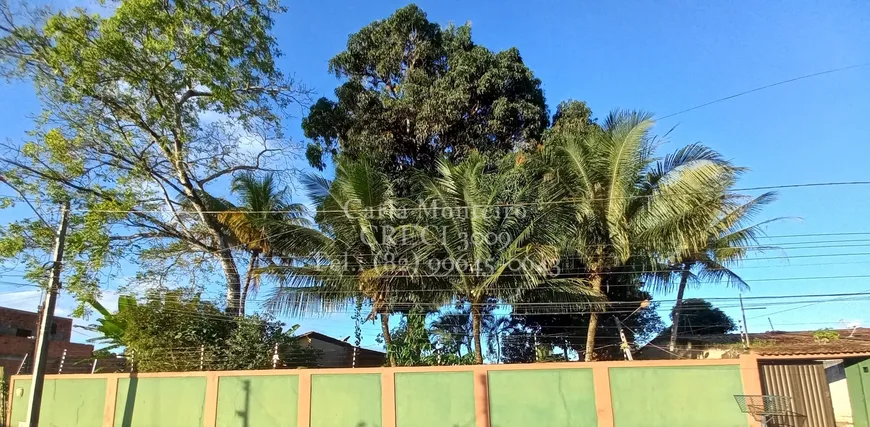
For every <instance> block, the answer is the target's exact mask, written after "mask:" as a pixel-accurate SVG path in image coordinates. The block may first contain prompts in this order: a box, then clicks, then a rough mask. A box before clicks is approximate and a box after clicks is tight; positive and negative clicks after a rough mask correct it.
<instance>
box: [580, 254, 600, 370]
mask: <svg viewBox="0 0 870 427" xmlns="http://www.w3.org/2000/svg"><path fill="white" fill-rule="evenodd" d="M591 277H592V290H594V291H595V292H597V293H601V275H599V274H598V272H597V271H596V272H593V273H591ZM597 329H598V312H594V311H593V312H591V313H589V329H588V330H587V331H586V354H584V355H583V360H584V361H586V362H591V361H592V360H593V358H594V357H595V332H596V331H597Z"/></svg>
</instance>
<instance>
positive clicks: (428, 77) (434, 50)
mask: <svg viewBox="0 0 870 427" xmlns="http://www.w3.org/2000/svg"><path fill="white" fill-rule="evenodd" d="M329 70H330V71H331V72H332V73H335V75H336V76H337V77H340V78H343V79H344V80H345V83H344V84H342V85H341V86H340V87H338V88H337V89H336V90H335V97H336V100H335V101H332V100H328V99H326V98H322V99H320V100H319V101H317V103H315V104H314V105H313V106H312V107H311V111H310V112H309V114H308V116H307V117H305V118H304V119H303V122H302V128H303V130H304V131H305V136H306V137H308V138H310V139H312V141H313V142H312V144H311V145H310V146H309V149H308V151H307V153H306V155H307V157H308V160H309V162H310V163H311V165H312V166H314V167H317V168H320V169H322V168H323V166H324V163H323V159H322V156H323V154H327V153H328V154H331V155H332V156H333V157H334V156H336V155H337V154H338V153H344V155H346V156H349V157H351V158H358V157H359V156H361V155H372V156H375V158H377V159H379V161H380V162H381V163H382V164H381V166H382V167H384V168H385V170H387V171H389V172H390V173H391V174H393V173H397V172H401V171H405V170H407V169H408V168H409V167H417V168H420V169H427V170H431V169H432V168H433V166H434V165H435V162H436V161H438V160H440V159H441V158H442V157H445V156H446V157H448V158H449V159H450V161H457V160H460V159H462V158H465V157H467V156H468V155H470V154H471V152H473V151H475V150H477V151H481V152H489V151H500V152H502V153H504V152H509V151H511V150H513V149H515V148H517V147H524V146H526V145H528V144H529V143H531V142H532V141H535V140H537V139H538V138H539V137H540V135H541V133H542V132H543V131H544V129H545V127H546V125H547V121H548V118H547V107H546V104H545V103H544V95H543V91H542V90H541V87H540V85H541V82H540V80H538V79H537V78H536V77H535V76H534V75H533V74H532V72H531V70H529V69H528V68H527V67H526V65H525V64H524V63H523V60H522V58H521V57H520V54H519V51H518V50H517V49H516V48H510V49H508V50H505V51H502V52H498V53H494V52H492V51H490V50H489V49H486V48H484V47H482V46H479V45H476V44H475V43H474V42H473V41H472V40H471V26H470V25H468V24H467V25H463V26H459V27H455V26H452V25H451V26H449V27H446V28H440V27H439V26H438V25H437V24H435V23H432V22H429V20H428V19H427V18H426V14H425V13H424V12H423V11H422V10H421V9H420V8H419V7H417V6H416V5H413V4H412V5H409V6H406V7H403V8H401V9H399V10H397V11H396V12H395V13H394V14H393V15H391V16H390V17H389V18H387V19H384V20H380V21H375V22H373V23H371V24H369V25H367V26H366V27H364V28H362V29H361V30H360V31H359V32H357V33H355V34H352V35H351V36H350V37H349V38H348V42H347V48H346V50H345V51H344V52H341V53H339V54H338V55H336V56H335V57H334V58H332V60H331V61H330V62H329Z"/></svg>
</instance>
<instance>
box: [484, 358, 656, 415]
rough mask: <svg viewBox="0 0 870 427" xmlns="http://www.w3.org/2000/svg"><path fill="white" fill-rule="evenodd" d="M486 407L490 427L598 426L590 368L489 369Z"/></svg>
mask: <svg viewBox="0 0 870 427" xmlns="http://www.w3.org/2000/svg"><path fill="white" fill-rule="evenodd" d="M489 406H490V424H491V426H492V427H528V426H547V427H568V426H571V427H573V426H584V427H585V426H597V425H598V414H597V411H596V408H595V388H594V386H593V383H592V370H591V369H544V370H535V371H527V370H522V371H490V372H489ZM472 425H473V424H472ZM637 425H644V424H637Z"/></svg>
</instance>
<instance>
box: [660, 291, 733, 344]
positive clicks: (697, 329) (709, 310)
mask: <svg viewBox="0 0 870 427" xmlns="http://www.w3.org/2000/svg"><path fill="white" fill-rule="evenodd" d="M671 321H675V322H679V323H680V325H679V329H681V330H683V331H686V332H687V333H688V334H694V335H698V334H700V335H717V334H725V333H728V332H731V331H734V330H736V329H737V325H736V324H735V323H734V319H732V318H731V317H730V316H728V315H727V314H725V312H724V311H722V310H721V309H720V308H717V307H713V304H712V303H710V302H709V301H707V300H704V299H701V298H687V299H685V300H683V303H682V305H681V307H680V313H679V315H678V314H677V310H676V307H675V308H674V310H673V311H671Z"/></svg>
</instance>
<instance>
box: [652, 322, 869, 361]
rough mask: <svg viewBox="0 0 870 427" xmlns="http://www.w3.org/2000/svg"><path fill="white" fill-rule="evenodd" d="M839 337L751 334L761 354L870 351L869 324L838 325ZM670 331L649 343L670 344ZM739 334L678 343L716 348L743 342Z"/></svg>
mask: <svg viewBox="0 0 870 427" xmlns="http://www.w3.org/2000/svg"><path fill="white" fill-rule="evenodd" d="M833 331H834V332H837V333H838V334H839V338H838V339H830V340H820V339H817V338H816V336H815V335H814V334H815V333H816V331H788V332H785V331H772V332H764V333H758V334H749V342H750V346H749V347H750V350H752V352H753V353H755V354H758V355H761V356H786V355H826V354H852V353H855V354H859V353H870V328H856V329H854V330H852V329H836V330H833ZM669 338H670V331H667V332H664V333H662V334H660V335H659V336H658V337H656V338H655V339H653V340H652V341H651V342H650V344H652V345H653V346H658V347H667V345H668V340H669ZM740 342H741V336H740V334H718V335H687V336H680V337H679V338H678V339H677V344H678V345H680V346H686V345H689V344H691V345H692V346H693V347H698V346H701V347H706V348H717V347H724V346H732V345H735V344H740Z"/></svg>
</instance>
